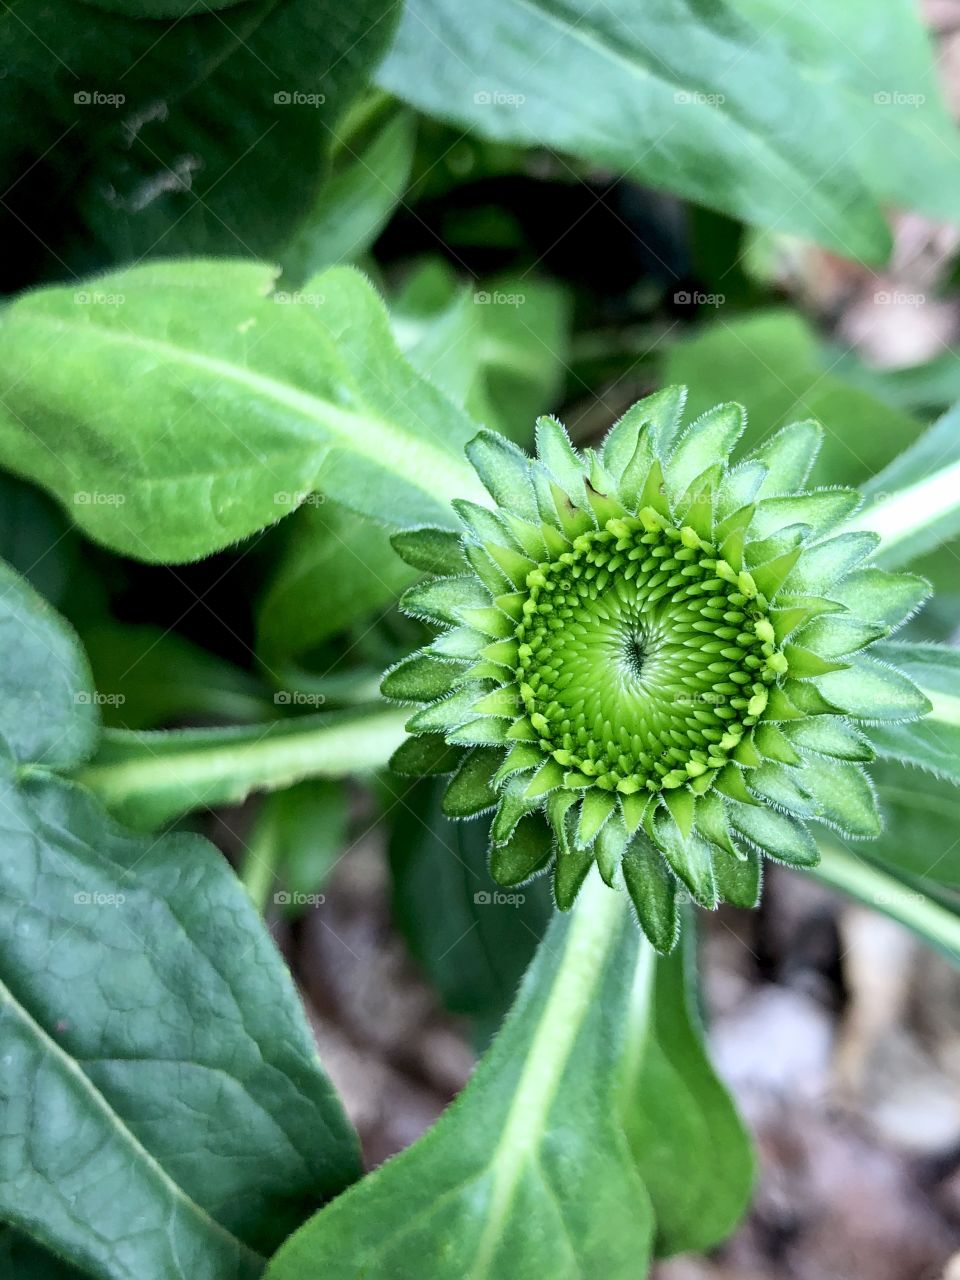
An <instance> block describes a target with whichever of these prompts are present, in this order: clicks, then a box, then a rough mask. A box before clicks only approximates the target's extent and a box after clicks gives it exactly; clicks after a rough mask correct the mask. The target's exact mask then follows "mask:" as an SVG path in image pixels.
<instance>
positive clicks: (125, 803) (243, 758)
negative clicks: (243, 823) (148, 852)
mask: <svg viewBox="0 0 960 1280" xmlns="http://www.w3.org/2000/svg"><path fill="white" fill-rule="evenodd" d="M276 697H277V698H279V699H280V700H281V701H289V700H290V699H292V697H293V694H292V693H290V692H286V693H280V694H277V695H276ZM409 714H410V713H409V710H403V709H398V708H396V707H384V706H375V707H363V708H360V709H358V710H356V711H353V710H350V711H330V712H326V713H321V714H319V715H310V716H294V717H291V718H290V719H288V720H272V721H269V722H268V723H266V724H254V725H237V726H235V727H230V728H226V729H183V730H171V731H163V730H157V731H155V732H144V733H134V732H126V731H124V730H122V729H114V730H107V731H106V732H105V733H104V736H103V739H102V741H101V744H100V749H99V751H98V752H97V755H96V757H95V758H94V759H93V760H92V761H91V762H90V763H89V764H88V765H86V766H85V767H84V768H82V769H81V770H80V771H79V772H78V774H77V777H78V779H79V780H80V781H81V782H83V783H84V785H85V786H87V787H89V788H90V789H91V790H92V791H94V792H95V793H96V794H97V795H98V796H99V798H100V799H101V800H102V802H103V803H104V804H105V805H106V807H107V808H108V809H109V810H110V811H111V812H112V813H114V814H115V815H116V816H117V817H119V818H120V819H121V820H122V821H124V822H126V823H127V824H128V825H129V826H131V827H134V828H135V829H136V830H138V831H153V830H155V829H156V828H157V827H161V826H164V825H165V824H166V823H168V822H171V821H172V820H173V819H174V818H178V817H180V816H181V814H184V813H189V812H190V810H192V809H203V808H208V807H210V806H212V805H220V804H239V803H240V801H242V800H244V799H246V797H247V796H248V795H249V794H250V793H251V792H252V791H259V790H279V789H282V788H284V787H289V786H292V785H293V783H295V782H299V781H301V779H304V778H342V777H346V776H347V775H348V774H351V773H365V772H368V771H371V770H374V769H379V768H382V767H383V766H384V765H386V763H387V761H388V760H389V759H390V756H391V755H392V754H393V752H394V751H395V750H396V749H397V747H398V746H399V745H400V743H401V742H402V741H403V740H404V738H405V736H406V733H405V730H404V724H405V722H406V720H407V719H408V718H409Z"/></svg>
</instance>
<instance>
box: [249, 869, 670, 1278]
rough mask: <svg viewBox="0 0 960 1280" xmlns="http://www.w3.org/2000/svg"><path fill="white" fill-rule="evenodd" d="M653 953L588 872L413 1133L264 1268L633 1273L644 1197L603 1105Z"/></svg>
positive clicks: (610, 1108)
mask: <svg viewBox="0 0 960 1280" xmlns="http://www.w3.org/2000/svg"><path fill="white" fill-rule="evenodd" d="M652 964H653V953H652V952H651V951H650V950H649V948H647V947H646V945H645V944H641V941H640V938H639V933H638V931H637V929H636V927H635V926H634V924H633V922H632V921H630V920H629V919H628V918H627V913H626V911H625V910H624V897H623V895H620V894H617V893H612V892H611V891H610V890H609V889H607V888H606V887H605V886H604V885H602V884H601V883H600V882H599V879H597V880H595V881H593V882H591V883H589V884H588V886H587V888H586V889H585V891H584V892H583V894H581V898H580V901H579V902H578V904H577V909H576V910H575V911H574V912H573V913H572V915H571V916H570V917H557V918H555V919H554V922H553V923H552V924H551V926H550V930H549V932H548V933H547V936H546V938H545V939H544V942H543V945H542V947H541V948H540V951H539V953H538V956H537V959H536V961H535V962H534V964H533V966H532V968H531V969H530V971H529V972H528V974H527V977H526V978H525V980H524V983H523V986H522V988H521V992H520V996H519V998H518V1001H517V1004H516V1005H515V1006H514V1008H513V1010H512V1011H511V1013H510V1015H509V1017H508V1018H507V1021H506V1023H505V1024H504V1028H503V1030H502V1032H501V1034H500V1035H499V1036H498V1037H497V1039H496V1040H495V1041H494V1043H493V1046H492V1048H491V1049H490V1051H489V1052H488V1054H487V1055H486V1057H485V1058H484V1059H483V1061H482V1062H481V1064H480V1066H479V1067H478V1068H477V1071H476V1072H475V1074H474V1076H473V1078H472V1079H471V1081H470V1083H469V1084H468V1085H467V1087H466V1089H465V1090H464V1092H463V1093H462V1094H461V1095H460V1097H459V1098H458V1099H457V1101H456V1102H455V1103H454V1104H453V1106H452V1107H451V1108H450V1109H449V1110H448V1111H447V1112H446V1113H445V1114H444V1115H443V1116H442V1117H441V1118H440V1120H439V1121H438V1122H437V1124H436V1125H435V1126H434V1127H433V1129H431V1130H430V1131H429V1132H428V1134H427V1135H426V1136H425V1137H424V1138H421V1139H420V1141H419V1142H417V1143H415V1144H414V1145H413V1146H412V1147H410V1148H408V1149H407V1150H406V1151H405V1152H404V1153H403V1154H402V1155H400V1156H398V1157H397V1158H396V1159H394V1160H391V1161H390V1162H389V1163H388V1164H386V1165H384V1166H383V1167H382V1168H381V1169H378V1170H377V1171H376V1172H374V1173H372V1174H371V1175H370V1176H369V1177H367V1178H365V1179H364V1181H363V1182H362V1183H361V1184H360V1185H359V1186H358V1187H357V1188H356V1189H355V1190H353V1191H352V1192H348V1193H347V1194H346V1195H344V1196H341V1197H340V1198H339V1199H337V1200H336V1201H334V1202H333V1204H332V1205H330V1206H329V1207H328V1208H327V1209H325V1210H324V1211H323V1212H321V1213H320V1214H318V1215H317V1216H316V1217H314V1218H313V1219H312V1221H310V1222H309V1223H308V1224H307V1225H306V1226H305V1227H303V1228H302V1229H301V1230H300V1231H299V1232H297V1233H296V1234H295V1235H294V1236H293V1237H292V1238H291V1239H290V1240H289V1241H288V1242H287V1243H286V1244H285V1245H284V1246H283V1248H282V1249H281V1250H280V1252H279V1253H278V1254H277V1256H276V1257H275V1258H274V1259H273V1261H272V1262H271V1264H270V1267H269V1270H268V1275H269V1277H270V1280H312V1277H321V1276H322V1277H324V1280H341V1278H342V1280H347V1278H348V1277H349V1280H355V1277H356V1276H357V1275H370V1276H391V1277H392V1278H393V1280H405V1278H406V1277H410V1280H414V1278H416V1280H447V1278H448V1277H449V1280H488V1278H489V1280H493V1277H503V1276H510V1277H511V1278H512V1280H540V1277H543V1276H550V1277H551V1280H581V1277H584V1276H603V1277H605V1278H609V1280H619V1277H623V1280H627V1278H628V1277H629V1280H635V1278H636V1277H639V1276H643V1275H644V1274H645V1268H646V1262H647V1258H648V1256H649V1247H650V1235H651V1225H652V1223H651V1212H650V1205H649V1201H648V1199H647V1195H646V1192H645V1190H644V1186H643V1183H642V1181H641V1180H640V1177H639V1176H638V1174H637V1172H636V1168H635V1167H634V1164H633V1161H632V1159H631V1156H630V1151H629V1149H628V1147H627V1143H626V1141H625V1139H624V1137H623V1134H622V1131H621V1130H620V1129H619V1127H618V1125H617V1122H616V1117H615V1114H614V1105H615V1098H616V1095H617V1088H616V1083H617V1072H618V1063H619V1057H620V1054H621V1053H622V1049H623V1042H624V1033H625V1022H626V1018H627V1013H628V1009H629V1004H630V999H631V991H632V986H633V980H634V976H635V973H636V971H637V969H638V967H640V968H641V969H643V970H644V971H647V972H649V970H650V967H651V966H652Z"/></svg>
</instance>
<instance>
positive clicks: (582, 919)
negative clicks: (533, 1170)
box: [466, 872, 624, 1280]
mask: <svg viewBox="0 0 960 1280" xmlns="http://www.w3.org/2000/svg"><path fill="white" fill-rule="evenodd" d="M623 910H624V895H623V894H622V893H619V892H611V891H610V890H609V889H608V888H607V886H606V885H604V884H603V883H602V881H601V880H600V877H599V876H598V875H597V874H596V873H595V872H593V873H591V876H590V878H589V880H588V881H587V883H586V884H585V885H584V888H583V890H582V891H581V894H580V897H579V899H578V901H577V905H576V909H575V913H574V918H573V921H572V922H571V925H570V929H569V932H568V933H567V936H566V939H565V943H564V949H563V955H562V956H561V959H560V963H559V966H558V969H557V976H556V980H555V982H554V984H553V987H552V989H551V991H550V996H549V998H548V1000H547V1003H546V1005H545V1006H544V1009H543V1013H542V1014H541V1015H540V1018H539V1020H538V1022H537V1026H536V1029H535V1030H534V1032H533V1037H532V1039H531V1041H530V1051H529V1053H528V1054H527V1056H526V1060H525V1062H524V1066H523V1070H522V1072H521V1074H520V1079H519V1082H518V1084H517V1089H516V1092H515V1093H514V1097H513V1101H512V1102H511V1104H510V1109H509V1111H508V1113H507V1116H506V1120H505V1122H504V1125H503V1129H502V1132H501V1135H500V1140H499V1141H498V1143H497V1145H496V1147H495V1148H494V1150H493V1153H492V1155H491V1157H490V1163H489V1167H490V1168H491V1169H492V1170H493V1171H494V1173H493V1186H492V1192H491V1196H490V1206H489V1210H488V1213H487V1220H486V1223H485V1225H484V1229H483V1234H482V1236H481V1237H480V1242H479V1245H478V1248H477V1254H476V1257H475V1258H474V1261H473V1265H472V1266H471V1268H470V1271H469V1273H468V1276H467V1277H466V1280H486V1278H487V1277H489V1275H490V1266H491V1263H492V1262H493V1258H494V1255H495V1252H496V1249H497V1245H498V1243H499V1241H500V1238H501V1233H502V1228H503V1224H504V1220H505V1218H506V1216H507V1213H508V1211H509V1207H510V1202H511V1200H512V1198H513V1194H514V1192H515V1191H516V1187H517V1183H518V1181H519V1180H520V1177H521V1175H522V1174H523V1171H524V1168H525V1167H526V1165H527V1164H528V1163H529V1162H530V1161H531V1160H535V1159H536V1155H537V1148H538V1142H539V1140H540V1138H541V1137H542V1134H543V1132H544V1129H545V1128H546V1122H547V1117H548V1115H549V1113H550V1108H551V1107H552V1105H553V1103H554V1100H555V1098H556V1095H557V1091H558V1090H559V1087H560V1082H561V1080H562V1078H563V1073H564V1071H565V1069H566V1066H567V1062H568V1060H569V1058H570V1054H571V1052H572V1050H573V1046H574V1044H575V1042H576V1039H577V1036H578V1034H579V1032H580V1028H581V1024H582V1023H583V1020H584V1018H585V1017H586V1014H587V1012H588V1010H589V1008H590V1002H591V999H592V998H593V996H594V993H595V992H596V989H597V984H598V983H599V981H600V977H601V975H602V972H603V965H604V960H605V958H606V955H607V952H608V951H609V949H610V947H611V946H612V945H613V943H614V941H615V939H616V935H617V931H618V930H617V926H618V923H619V920H620V917H621V915H622V913H623Z"/></svg>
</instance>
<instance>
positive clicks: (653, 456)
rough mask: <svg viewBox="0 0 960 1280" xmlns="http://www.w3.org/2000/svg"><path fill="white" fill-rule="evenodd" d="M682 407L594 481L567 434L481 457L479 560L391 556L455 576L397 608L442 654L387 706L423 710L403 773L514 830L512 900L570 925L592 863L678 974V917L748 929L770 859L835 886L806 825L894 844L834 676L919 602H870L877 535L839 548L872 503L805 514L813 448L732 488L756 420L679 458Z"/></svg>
mask: <svg viewBox="0 0 960 1280" xmlns="http://www.w3.org/2000/svg"><path fill="white" fill-rule="evenodd" d="M683 400H684V393H683V391H682V390H681V389H679V388H667V389H666V390H664V391H661V392H659V393H658V394H657V395H654V396H651V397H649V398H648V399H646V400H643V401H641V402H640V403H639V404H637V405H634V407H633V408H632V409H631V410H630V411H629V412H628V413H627V414H626V415H625V416H624V417H623V418H622V419H621V420H620V421H619V422H618V423H617V424H616V425H615V426H614V427H613V429H612V430H611V431H610V432H609V434H608V435H607V437H606V439H605V441H604V443H603V446H602V448H601V449H600V450H597V451H594V450H588V451H586V452H585V453H584V454H583V455H581V454H579V453H577V452H576V451H575V450H574V449H573V447H572V445H571V444H570V441H569V440H568V438H567V435H566V433H565V431H564V429H563V427H562V426H561V425H560V424H559V423H558V422H556V421H555V420H553V419H550V418H544V419H541V420H540V421H539V423H538V424H537V456H536V458H533V459H531V458H529V457H527V456H526V455H525V454H523V453H522V452H521V451H520V450H519V449H517V448H516V447H515V446H514V445H512V444H510V443H509V442H508V441H506V440H504V439H503V438H502V437H500V436H497V435H496V434H494V433H491V432H487V431H484V432H481V433H480V435H478V436H477V437H476V439H475V440H474V441H473V442H472V443H471V445H470V446H469V447H468V454H469V456H470V459H471V462H472V463H473V465H474V467H475V469H476V471H477V473H478V474H479V476H480V479H481V480H482V481H483V483H484V485H485V486H486V488H487V489H488V490H489V492H490V495H491V497H492V499H493V503H494V506H493V509H492V510H488V509H486V508H482V507H478V506H475V505H473V504H471V503H466V502H455V503H454V508H455V509H456V511H457V514H458V516H459V519H460V522H461V524H462V527H463V534H462V537H461V538H460V539H459V540H456V539H454V538H453V537H451V535H450V534H448V533H444V532H443V531H440V530H435V529H425V530H415V531H406V532H404V533H403V534H400V535H397V537H396V538H395V540H394V545H395V546H396V547H397V550H398V551H399V552H400V553H401V554H402V555H403V556H404V557H405V558H406V559H407V560H409V562H410V563H412V564H414V565H416V566H417V567H424V566H425V565H429V567H430V568H431V569H432V570H434V572H435V576H434V577H433V578H431V579H429V580H427V581H426V582H424V583H420V584H418V585H417V586H415V587H413V588H412V589H411V590H410V591H409V592H408V593H407V594H406V596H405V597H404V600H403V605H404V607H405V609H406V610H407V611H408V612H409V613H410V614H411V615H413V616H415V617H419V618H421V619H424V620H426V621H427V622H429V623H431V624H432V625H434V626H435V627H436V628H437V629H438V634H437V636H436V638H435V640H434V641H433V642H432V643H431V644H429V645H427V646H426V647H425V648H424V649H422V650H421V651H420V652H419V653H417V654H415V655H413V656H412V657H411V658H409V659H407V660H406V661H404V662H402V663H400V664H399V665H398V666H396V667H394V668H393V669H392V670H391V671H389V672H388V673H387V674H386V676H385V677H384V683H383V690H384V693H385V694H386V695H387V696H388V697H391V698H394V699H398V700H401V701H408V702H415V703H420V704H422V705H421V708H420V710H418V711H417V712H416V713H415V714H414V715H413V716H412V718H411V720H410V721H409V724H408V729H409V731H410V733H412V734H414V735H417V737H415V738H414V739H411V740H409V741H408V742H406V743H405V744H404V746H403V747H401V748H400V750H399V751H398V752H397V755H396V756H395V758H394V762H393V763H394V767H395V768H396V769H397V770H398V771H400V772H406V773H413V774H420V773H427V772H431V773H452V775H453V776H452V779H451V781H450V783H449V785H448V787H447V791H446V796H445V801H444V807H445V809H446V811H447V812H448V813H449V814H451V815H452V816H455V817H472V816H474V815H476V814H480V813H483V812H485V811H488V810H492V811H494V816H493V821H492V823H491V870H492V872H493V874H494V876H495V877H496V879H497V880H499V881H500V883H502V884H504V885H516V884H520V883H522V882H523V881H524V880H526V879H529V878H530V877H531V876H534V875H536V874H538V873H540V872H542V871H544V870H545V869H547V868H548V867H552V868H553V883H554V891H555V897H556V901H557V904H558V906H559V907H561V908H562V909H566V908H568V907H569V906H570V905H571V904H572V902H573V900H574V898H575V897H576V894H577V891H578V890H579V887H580V885H581V883H582V882H583V879H584V877H585V876H586V873H587V871H588V870H589V868H590V865H591V863H593V862H594V861H596V862H597V864H598V866H599V869H600V872H601V874H602V875H603V877H604V879H605V880H606V881H607V883H608V884H610V885H611V886H614V885H615V884H617V883H618V882H619V881H620V880H621V879H622V881H623V883H625V885H626V887H627V889H628V891H629V893H630V896H631V898H632V899H633V902H634V905H635V907H636V911H637V917H638V919H639V922H640V925H641V927H642V928H643V929H644V931H645V932H646V934H647V935H648V937H649V938H650V940H651V942H652V943H653V944H654V946H655V947H657V948H658V949H659V950H661V951H666V950H669V949H670V948H671V947H672V946H673V944H674V942H675V939H676V935H677V929H678V917H677V904H678V900H679V898H680V894H681V891H684V892H686V893H687V894H689V895H690V896H692V898H693V899H694V900H695V901H696V902H698V903H700V904H701V905H703V906H705V907H708V908H712V907H715V906H716V905H717V904H718V902H720V901H721V900H727V901H731V902H735V903H738V904H742V905H753V904H755V902H756V901H757V898H758V896H759V889H760V875H761V857H762V856H767V857H770V858H775V859H777V860H779V861H782V862H786V863H790V864H791V865H794V866H811V865H813V864H815V863H816V861H817V858H818V852H817V846H816V843H815V841H814V839H813V836H812V834H811V832H810V830H809V824H810V823H811V822H813V821H820V822H826V823H829V824H831V825H832V826H834V827H835V828H837V829H839V830H841V831H843V832H844V833H845V834H846V835H847V836H853V837H855V836H861V837H862V836H869V835H874V834H876V833H877V832H878V831H879V828H880V820H879V816H878V814H877V810H876V804H875V801H874V796H873V791H872V789H871V786H870V783H869V780H868V778H867V776H866V774H865V772H864V770H863V764H864V763H865V762H867V761H869V760H870V758H871V754H872V753H871V752H870V749H869V747H868V746H867V745H866V742H865V740H864V738H863V736H862V735H861V734H860V733H859V732H858V730H857V727H856V721H857V720H858V719H861V720H869V714H868V712H867V711H865V710H864V708H863V706H862V705H859V704H858V706H857V708H856V712H854V711H853V710H849V709H845V708H844V706H843V705H841V704H840V703H839V702H838V701H836V699H835V696H834V687H835V683H836V682H831V680H830V676H831V675H832V674H833V673H836V672H839V671H843V670H844V669H846V668H847V667H848V666H849V663H850V661H851V655H855V654H857V653H860V652H861V651H862V650H864V649H865V648H867V647H868V646H869V645H870V644H872V643H873V642H874V641H876V640H878V639H880V638H881V637H882V636H884V635H886V634H888V632H889V631H890V630H891V629H892V628H893V626H894V625H899V623H900V622H902V621H903V620H904V617H905V616H907V615H908V613H909V612H910V610H911V609H912V608H914V607H916V604H917V603H919V599H920V598H921V596H922V585H921V588H920V595H919V596H917V598H916V599H913V600H912V602H911V593H910V592H909V591H907V592H906V593H904V591H903V583H902V581H901V582H900V583H898V584H897V585H898V588H899V589H897V590H893V589H891V588H890V585H889V584H890V581H891V575H889V574H881V575H879V579H880V580H881V581H879V582H872V580H870V574H871V573H874V574H876V572H877V571H875V570H870V569H864V568H863V567H862V562H863V561H864V560H865V559H866V558H867V557H868V556H869V554H870V552H871V551H872V549H873V547H874V546H875V543H876V539H875V538H874V536H873V535H872V534H864V533H859V532H858V533H843V532H836V530H837V528H838V526H840V525H842V523H843V521H844V520H846V519H847V518H848V517H849V516H850V515H851V514H852V512H853V511H854V510H855V509H856V508H857V506H859V503H860V499H859V496H858V495H857V494H856V493H855V492H853V491H851V490H845V489H835V488H831V489H814V490H804V489H803V488H802V485H803V482H804V480H805V478H806V475H807V474H808V472H809V468H810V466H811V464H812V462H813V459H814V457H815V454H816V448H817V444H818V440H819V428H817V427H815V426H814V425H813V424H810V423H800V424H796V425H794V426H792V427H787V428H785V429H784V430H783V431H782V432H780V433H779V434H778V435H777V436H775V437H773V438H772V439H771V440H769V441H768V442H767V443H766V444H764V445H763V446H762V447H761V448H759V449H757V450H756V451H755V452H754V453H752V454H751V455H749V456H748V457H746V458H744V459H742V460H740V461H739V462H736V463H734V462H732V461H731V455H732V453H733V450H734V447H735V445H736V442H737V439H738V437H739V436H740V434H741V432H742V430H743V427H744V413H743V410H742V409H741V408H740V406H738V405H721V406H719V407H718V408H716V409H714V410H711V411H710V412H709V413H707V414H705V415H704V416H703V417H701V418H700V419H698V420H697V421H696V422H694V423H693V424H692V425H691V426H690V427H689V428H687V430H686V431H685V432H683V433H680V431H679V420H680V414H681V412H682V407H683ZM911 581H914V582H915V581H916V580H913V579H911ZM905 595H906V598H907V606H908V607H905V606H904V603H903V602H904V599H905ZM894 598H895V600H896V601H897V602H900V609H899V615H898V616H892V615H891V608H890V600H891V599H894ZM894 612H895V613H896V610H894ZM899 678H900V679H901V680H902V679H903V677H899ZM836 687H837V688H839V689H841V690H842V689H843V688H846V687H849V682H848V684H847V685H844V684H843V683H842V682H841V683H840V684H839V685H836Z"/></svg>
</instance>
